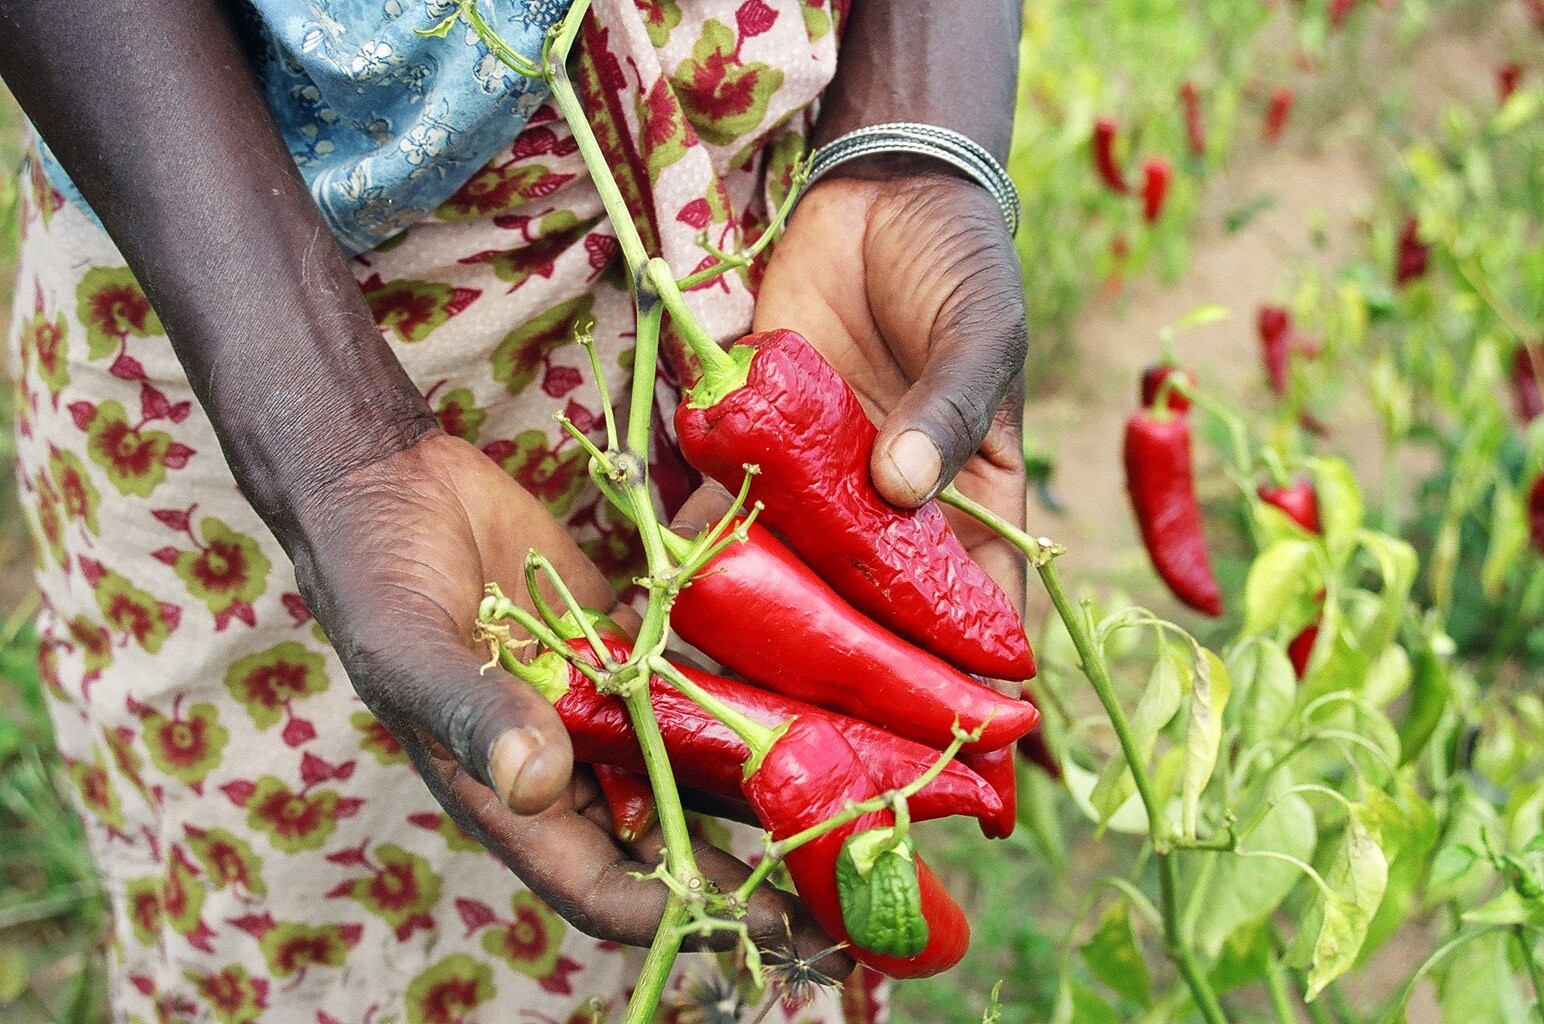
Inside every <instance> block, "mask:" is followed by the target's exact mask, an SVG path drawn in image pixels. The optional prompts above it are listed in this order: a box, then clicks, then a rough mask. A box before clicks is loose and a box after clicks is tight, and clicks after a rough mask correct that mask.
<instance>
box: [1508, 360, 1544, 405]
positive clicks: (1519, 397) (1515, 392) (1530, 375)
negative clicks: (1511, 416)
mask: <svg viewBox="0 0 1544 1024" xmlns="http://www.w3.org/2000/svg"><path fill="white" fill-rule="evenodd" d="M1534 358H1540V359H1544V352H1541V351H1540V350H1539V349H1538V348H1537V347H1535V348H1534V349H1533V351H1532V354H1530V352H1529V347H1528V346H1526V345H1519V346H1518V347H1517V349H1516V351H1514V352H1513V353H1512V403H1513V405H1514V406H1515V407H1516V409H1517V418H1518V419H1520V420H1522V421H1523V423H1525V424H1526V423H1532V422H1533V420H1534V418H1535V417H1536V416H1538V415H1539V414H1540V413H1544V392H1541V391H1540V389H1539V378H1538V376H1537V375H1536V374H1535V373H1534V370H1533V361H1534Z"/></svg>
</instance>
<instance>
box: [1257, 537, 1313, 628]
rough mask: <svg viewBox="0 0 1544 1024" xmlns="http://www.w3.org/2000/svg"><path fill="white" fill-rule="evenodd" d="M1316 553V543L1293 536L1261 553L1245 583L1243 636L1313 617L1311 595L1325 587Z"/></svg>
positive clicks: (1297, 622)
mask: <svg viewBox="0 0 1544 1024" xmlns="http://www.w3.org/2000/svg"><path fill="white" fill-rule="evenodd" d="M1318 554H1319V545H1318V543H1317V542H1315V541H1310V540H1295V539H1287V540H1279V541H1277V542H1276V543H1274V544H1272V545H1271V546H1270V547H1268V548H1266V549H1265V550H1264V551H1262V552H1260V554H1259V555H1258V556H1257V557H1256V558H1255V560H1254V563H1253V564H1251V565H1250V566H1249V578H1248V580H1247V581H1246V582H1245V583H1244V628H1243V635H1244V636H1254V635H1257V634H1260V633H1265V632H1268V631H1269V630H1271V629H1273V628H1274V627H1275V626H1276V625H1277V624H1278V623H1282V622H1287V623H1289V624H1291V625H1301V624H1302V623H1306V622H1307V621H1308V620H1309V619H1310V618H1312V614H1313V613H1312V602H1313V598H1314V595H1316V594H1317V593H1318V592H1319V591H1320V590H1322V589H1324V575H1323V570H1322V569H1321V567H1320V565H1319V557H1318Z"/></svg>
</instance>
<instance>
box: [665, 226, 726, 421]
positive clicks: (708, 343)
mask: <svg viewBox="0 0 1544 1024" xmlns="http://www.w3.org/2000/svg"><path fill="white" fill-rule="evenodd" d="M644 277H645V279H646V281H647V283H648V284H649V285H650V286H652V287H653V289H654V292H655V294H656V295H657V296H658V297H659V301H661V302H663V303H664V304H665V308H666V309H667V310H669V311H670V323H671V324H672V325H673V326H674V327H675V329H676V330H677V331H679V332H680V334H681V338H682V340H684V341H685V342H686V345H687V347H688V348H690V349H691V350H692V355H694V356H696V357H697V361H698V362H699V363H701V364H702V376H703V379H704V380H705V381H708V382H709V385H710V387H713V390H714V391H715V392H717V393H720V394H722V393H725V392H728V391H730V390H733V386H732V385H719V386H714V382H716V381H719V380H723V381H726V382H727V381H731V380H733V379H734V378H735V377H736V376H737V372H736V368H735V364H734V361H733V360H732V359H731V358H730V357H729V354H728V353H726V352H725V351H724V350H723V349H722V348H720V347H719V345H718V342H716V341H714V340H713V336H712V335H710V334H709V333H708V332H707V331H705V330H704V329H703V327H702V325H701V324H699V323H698V322H697V318H696V317H695V316H693V315H692V311H691V309H690V308H689V307H688V306H687V305H686V296H684V295H682V294H681V289H680V286H678V285H677V284H676V279H675V272H674V271H673V270H671V269H670V264H668V263H666V262H665V261H664V260H663V259H661V258H660V257H658V256H656V257H654V258H653V259H652V260H650V261H649V263H648V266H647V267H646V268H645V269H644Z"/></svg>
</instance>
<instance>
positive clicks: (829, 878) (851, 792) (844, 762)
mask: <svg viewBox="0 0 1544 1024" xmlns="http://www.w3.org/2000/svg"><path fill="white" fill-rule="evenodd" d="M743 788H744V792H745V798H746V800H748V801H750V805H751V807H752V808H754V809H755V811H756V816H757V817H758V818H760V819H761V823H762V824H763V825H764V826H765V827H766V828H767V830H768V831H769V832H771V833H772V839H773V841H777V840H781V839H786V838H788V837H789V836H791V835H795V834H797V833H799V832H802V831H804V830H805V829H807V828H810V827H812V826H814V825H818V824H820V823H821V822H822V821H824V820H826V819H827V818H830V817H832V816H833V815H836V814H838V813H840V812H841V811H842V810H843V808H845V807H846V806H847V804H848V803H849V802H860V801H863V800H867V799H869V798H870V797H874V796H877V795H879V794H880V793H881V792H883V790H882V788H881V786H880V784H879V783H877V782H876V781H875V780H874V778H872V777H871V776H870V775H869V772H868V770H867V768H866V767H865V762H864V760H863V758H861V757H860V756H859V754H858V752H856V751H855V750H854V749H853V748H852V747H851V746H850V745H849V744H848V743H847V741H846V740H845V739H844V738H843V737H842V734H841V733H840V732H839V731H837V729H836V728H835V727H834V726H833V725H831V723H829V722H827V721H824V720H822V719H819V718H814V717H800V718H796V719H794V721H793V723H792V724H791V725H789V727H788V731H787V732H785V733H784V734H783V735H782V736H780V737H778V739H777V740H776V741H775V742H774V743H773V744H772V746H771V748H770V749H769V750H768V751H767V755H766V757H764V758H763V759H762V762H761V764H760V765H759V766H758V767H757V769H756V771H755V772H753V773H752V774H751V775H750V776H749V777H748V778H747V779H746V780H745V783H744V786H743ZM894 824H895V816H894V815H893V814H891V813H890V812H889V811H879V812H876V813H873V814H866V815H864V816H863V817H861V818H858V819H857V820H855V821H852V822H849V823H847V824H846V825H843V826H841V827H839V828H835V829H832V830H831V831H830V832H827V833H826V834H825V835H823V836H821V837H819V838H818V839H814V840H811V841H810V842H808V843H805V844H804V845H803V846H800V847H798V848H797V849H794V850H792V851H790V852H789V854H788V856H787V857H786V858H784V860H783V863H784V864H785V865H786V866H787V868H788V873H789V874H790V875H791V876H792V877H793V884H794V888H795V889H797V890H798V892H799V898H800V900H802V901H803V903H804V905H805V906H806V907H808V908H809V911H810V913H811V914H812V915H813V916H814V918H815V922H816V923H817V924H819V925H820V927H821V928H823V929H824V930H825V932H826V934H828V935H830V936H831V937H832V938H833V939H835V940H836V941H838V942H847V941H849V936H848V934H847V928H846V926H845V925H844V924H843V923H842V911H841V903H840V900H839V898H838V895H837V888H836V862H837V858H838V857H839V856H840V855H841V852H842V844H843V843H845V842H846V841H847V840H848V839H849V838H850V837H852V836H854V835H857V834H858V833H859V832H866V831H868V830H869V829H874V828H886V827H890V826H893V825H894ZM916 863H917V882H918V885H919V886H920V888H921V891H922V915H923V917H924V918H926V919H927V925H928V939H927V945H926V947H924V948H923V950H922V952H921V953H918V954H917V955H916V956H910V957H894V956H884V955H882V954H878V953H874V952H873V951H871V950H867V949H864V948H863V947H861V946H858V945H852V946H850V947H849V949H850V951H851V953H852V955H853V958H854V959H855V960H858V961H859V962H860V963H862V964H864V965H865V966H867V967H872V968H874V969H875V970H877V971H879V972H880V973H881V974H888V975H889V976H890V977H892V978H925V977H928V976H930V975H934V974H937V973H938V972H940V971H946V970H948V969H949V968H950V967H953V966H954V965H955V964H957V963H959V962H960V958H961V957H963V956H964V955H965V950H966V949H967V948H968V947H969V946H970V923H969V922H968V921H966V919H965V912H964V911H962V910H961V909H960V907H959V904H957V903H955V902H954V900H953V898H952V897H950V895H949V893H948V891H947V890H946V889H944V887H943V883H941V882H940V881H939V880H938V877H937V876H936V875H934V874H933V872H932V871H931V870H930V869H929V868H928V866H927V865H926V864H925V863H923V861H922V858H921V857H920V856H919V857H917V858H916Z"/></svg>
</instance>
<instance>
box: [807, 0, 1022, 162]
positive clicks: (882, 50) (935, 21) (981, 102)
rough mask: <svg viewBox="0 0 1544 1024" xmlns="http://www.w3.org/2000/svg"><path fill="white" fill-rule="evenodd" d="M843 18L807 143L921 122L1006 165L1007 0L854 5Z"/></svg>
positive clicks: (1009, 117)
mask: <svg viewBox="0 0 1544 1024" xmlns="http://www.w3.org/2000/svg"><path fill="white" fill-rule="evenodd" d="M848 18H849V22H848V25H847V28H846V29H845V31H844V33H843V40H842V48H841V58H840V60H839V61H838V62H837V70H836V77H835V79H833V80H832V83H831V85H830V87H829V88H828V89H827V90H826V94H825V98H824V99H823V100H822V105H821V112H820V120H819V123H818V124H817V125H816V128H815V137H814V139H813V140H812V141H813V142H814V143H815V144H816V145H820V144H823V143H826V142H829V141H831V140H832V139H834V138H836V137H837V136H839V135H841V134H843V133H844V132H849V131H852V130H853V129H854V128H862V127H866V126H868V125H873V124H883V123H885V122H888V121H920V122H922V123H924V124H932V125H937V126H938V127H940V128H950V129H953V130H954V131H957V132H960V133H961V134H963V135H965V136H967V137H969V138H971V139H973V140H975V141H976V142H977V143H979V144H980V145H982V146H984V147H985V148H986V149H987V151H988V152H990V153H991V154H992V155H993V156H995V157H996V158H997V159H998V160H1000V161H1006V160H1007V157H1008V144H1009V141H1010V140H1011V138H1012V136H1013V106H1014V99H1015V93H1016V91H1017V86H1018V62H1019V58H1018V49H1019V31H1020V21H1021V5H1020V4H1019V3H1018V2H1016V0H976V2H974V3H971V4H969V5H964V6H962V5H960V4H959V3H957V2H954V0H853V4H852V9H851V12H850V13H849V14H848Z"/></svg>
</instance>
